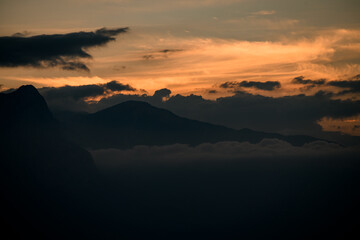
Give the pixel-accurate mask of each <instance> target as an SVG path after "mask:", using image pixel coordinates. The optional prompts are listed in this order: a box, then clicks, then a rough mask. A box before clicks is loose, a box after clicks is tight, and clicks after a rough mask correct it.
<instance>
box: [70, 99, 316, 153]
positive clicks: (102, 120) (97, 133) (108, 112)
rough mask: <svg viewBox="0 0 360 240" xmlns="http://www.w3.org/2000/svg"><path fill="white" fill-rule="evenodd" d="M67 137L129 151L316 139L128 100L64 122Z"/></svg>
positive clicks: (296, 142)
mask: <svg viewBox="0 0 360 240" xmlns="http://www.w3.org/2000/svg"><path fill="white" fill-rule="evenodd" d="M67 127H68V130H69V131H68V132H69V135H70V137H71V138H72V139H73V140H74V141H76V142H77V143H78V144H80V145H82V146H84V147H89V148H93V149H101V148H131V147H133V146H136V145H169V144H176V143H181V144H189V145H198V144H201V143H205V142H209V143H215V142H219V141H240V142H242V141H248V142H251V143H258V142H260V141H261V140H262V139H264V138H277V139H281V140H284V141H287V142H289V143H291V144H293V145H303V144H305V143H307V142H311V141H315V140H317V139H315V138H312V137H308V136H283V135H280V134H272V133H264V132H257V131H253V130H250V129H242V130H234V129H231V128H227V127H223V126H218V125H213V124H209V123H205V122H201V121H196V120H190V119H187V118H183V117H179V116H177V115H175V114H173V113H172V112H170V111H168V110H165V109H161V108H157V107H153V106H151V105H150V104H149V103H146V102H140V101H128V102H124V103H120V104H117V105H115V106H112V107H110V108H107V109H104V110H101V111H99V112H96V113H93V114H88V115H85V116H82V117H81V118H78V119H77V120H76V121H73V122H68V126H67Z"/></svg>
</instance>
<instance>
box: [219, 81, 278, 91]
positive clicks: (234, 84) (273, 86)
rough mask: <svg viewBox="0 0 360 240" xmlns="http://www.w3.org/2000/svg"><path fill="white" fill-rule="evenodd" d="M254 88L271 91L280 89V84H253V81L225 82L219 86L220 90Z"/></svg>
mask: <svg viewBox="0 0 360 240" xmlns="http://www.w3.org/2000/svg"><path fill="white" fill-rule="evenodd" d="M241 87H243V88H256V89H259V90H264V91H273V90H275V89H277V88H280V87H281V84H280V82H276V81H266V82H254V81H242V82H225V83H223V84H221V85H220V88H234V89H237V88H241Z"/></svg>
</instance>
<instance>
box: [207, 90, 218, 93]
mask: <svg viewBox="0 0 360 240" xmlns="http://www.w3.org/2000/svg"><path fill="white" fill-rule="evenodd" d="M208 93H210V94H215V93H217V91H216V90H209V91H208Z"/></svg>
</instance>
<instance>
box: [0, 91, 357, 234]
mask: <svg viewBox="0 0 360 240" xmlns="http://www.w3.org/2000/svg"><path fill="white" fill-rule="evenodd" d="M0 112H1V118H0V123H1V135H0V139H1V142H0V143H1V148H0V152H1V164H2V166H1V172H0V173H1V179H0V180H1V189H2V200H3V205H2V214H1V220H2V222H3V224H2V228H3V231H2V235H3V236H4V237H5V236H6V239H29V238H30V239H32V238H37V239H149V238H150V239H268V238H269V239H299V240H300V239H359V236H360V234H359V225H360V222H359V217H358V216H359V213H360V207H359V204H358V203H359V200H360V192H359V188H360V184H359V183H360V174H359V169H360V162H359V160H358V157H359V154H358V152H347V153H346V154H344V153H343V154H331V155H319V156H301V155H299V156H292V157H290V156H289V157H286V156H272V157H267V158H262V157H257V158H247V157H243V158H241V159H236V160H231V161H230V160H224V161H221V159H218V160H216V161H215V160H209V161H204V160H194V161H182V159H181V158H179V159H178V160H176V161H173V162H171V161H166V159H165V161H154V160H150V158H149V161H147V162H139V161H136V159H135V160H134V161H124V163H123V164H122V165H121V164H120V166H121V167H117V168H108V169H102V170H101V172H99V171H98V170H97V169H96V167H95V165H94V163H93V159H92V157H91V155H90V154H89V152H87V151H86V150H85V149H83V148H81V147H79V146H78V145H76V144H74V143H72V142H71V141H69V140H67V139H66V137H65V136H66V135H65V134H64V133H63V131H62V130H63V129H69V128H68V127H69V125H68V126H67V127H65V128H63V127H61V126H60V125H59V123H58V122H57V121H56V120H55V119H54V118H53V116H52V114H51V112H50V111H49V109H48V107H47V105H46V102H45V101H44V99H43V98H42V97H41V96H40V95H39V93H38V92H37V90H36V89H35V88H34V87H32V86H23V87H21V88H19V89H18V90H17V91H15V92H12V93H9V94H0ZM68 119H69V121H70V119H72V118H70V117H69V118H68ZM80 123H83V124H84V129H85V127H86V129H87V131H89V132H90V131H94V132H95V134H94V135H90V134H89V135H87V136H88V137H92V136H97V137H100V138H104V140H102V139H95V140H91V141H90V140H89V141H85V140H82V141H83V143H86V144H84V145H86V146H91V147H94V146H95V145H94V146H92V145H91V144H95V143H96V142H100V143H101V144H103V146H110V145H111V144H113V145H114V146H119V145H117V144H123V143H124V142H125V140H126V139H128V141H129V142H130V143H131V144H128V145H125V147H130V146H131V145H133V144H137V143H145V144H146V143H151V141H155V142H154V144H165V143H166V142H165V141H166V140H165V139H168V141H169V143H168V144H170V143H173V142H177V141H179V139H180V140H183V141H186V142H188V143H189V144H193V145H196V144H197V143H198V142H200V141H202V140H204V139H205V140H206V142H209V141H210V142H211V141H216V137H218V138H219V139H221V137H227V136H232V137H234V138H235V137H238V136H241V137H242V139H240V140H244V139H247V140H251V141H252V142H258V141H259V139H261V138H263V137H265V136H267V135H266V134H265V133H257V132H255V131H252V130H241V131H235V130H232V129H228V128H224V127H221V126H215V125H211V124H206V123H202V122H198V121H192V120H189V119H184V118H180V117H177V116H176V115H174V114H172V113H171V112H168V111H166V110H162V109H158V108H154V107H151V106H150V105H148V104H145V103H141V102H127V103H124V104H120V105H117V106H115V107H113V108H109V109H106V110H104V111H101V112H98V113H95V114H91V115H79V117H78V118H77V120H76V124H75V122H74V125H72V126H78V127H81V125H80ZM89 126H91V128H88V127H89ZM107 128H108V129H107ZM72 129H75V128H72ZM111 129H113V131H114V133H115V134H121V136H120V141H117V140H114V139H116V138H115V137H114V136H115V134H111V136H108V138H107V134H110V133H111ZM74 131H75V130H74ZM77 131H79V132H80V133H81V131H82V129H80V128H78V129H77ZM101 131H105V132H104V133H101ZM212 131H214V132H212ZM171 132H172V133H176V134H174V135H176V136H180V137H181V138H180V137H176V136H172V135H171V134H170V133H171ZM192 132H194V133H196V134H198V135H192ZM130 133H131V134H130ZM225 133H226V134H225ZM77 134H79V133H76V134H75V136H80V135H77ZM150 134H156V135H157V138H150V139H147V138H146V137H147V136H150ZM188 134H190V135H188ZM227 134H228V135H227ZM232 134H234V135H232ZM127 135H129V136H127ZM84 136H85V135H84ZM126 136H127V137H126ZM191 136H193V137H194V139H193V140H191ZM219 136H220V137H219ZM269 136H274V135H272V134H270V135H269ZM275 136H278V135H275ZM135 137H141V139H136V138H135ZM142 137H144V139H142ZM279 137H283V138H288V137H285V136H282V135H279ZM207 138H209V139H207ZM74 139H75V138H74ZM295 139H296V141H298V140H297V137H296V138H295ZM78 140H81V139H80V138H78ZM283 140H285V141H289V142H291V141H295V140H292V139H287V140H286V139H283ZM308 140H309V139H307V140H303V142H306V141H308ZM79 142H81V141H79ZM303 142H302V143H301V144H303ZM292 144H294V145H296V144H298V145H301V144H300V143H298V142H292ZM95 147H98V145H97V146H95ZM100 147H101V146H100ZM100 160H101V159H100ZM119 161H122V159H119Z"/></svg>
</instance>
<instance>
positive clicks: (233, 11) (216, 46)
mask: <svg viewBox="0 0 360 240" xmlns="http://www.w3.org/2000/svg"><path fill="white" fill-rule="evenodd" d="M359 10H360V2H359V1H357V0H312V1H310V0H298V1H292V0H197V1H192V0H176V1H175V0H174V1H165V0H153V1H145V0H97V1H95V0H71V1H70V0H63V1H55V0H18V1H11V0H0V45H1V46H0V53H1V54H0V84H1V85H0V86H1V88H2V90H7V89H9V88H17V87H19V86H21V85H23V84H33V85H34V86H36V87H38V88H44V87H46V88H51V87H53V88H60V87H63V86H65V85H69V86H82V85H97V86H105V85H104V84H107V83H109V82H112V81H116V83H119V84H122V86H129V87H128V88H121V90H120V91H121V93H122V94H135V95H139V96H141V95H142V94H147V95H148V96H152V95H153V94H155V92H156V91H157V90H159V89H164V88H166V89H168V90H171V96H176V95H177V94H181V96H192V95H191V94H193V95H196V96H201V98H202V99H204V101H205V100H211V101H215V100H216V99H221V98H233V97H234V96H239V95H241V94H240V93H243V94H250V95H251V96H257V95H259V97H258V98H261V97H263V99H270V100H271V99H273V98H277V99H280V100H279V101H280V102H281V101H282V100H284V99H286V97H289V96H298V95H305V96H308V97H309V98H311V97H312V96H315V95H316V94H317V93H319V92H321V93H322V94H327V95H326V96H328V98H329V99H328V100H329V103H332V102H331V101H336V100H340V101H343V102H342V103H346V104H348V102H344V101H353V102H354V103H357V101H359V91H360V87H359V81H360V75H359V74H360V57H359V56H360V16H359V14H358V12H359ZM1 55H2V57H1ZM102 88H103V89H105V88H104V87H102ZM109 89H110V88H107V90H106V91H102V92H101V94H97V95H96V94H95V95H94V94H90V95H89V96H86V99H85V97H84V99H85V100H86V101H99V100H101V99H102V98H104V99H106V98H109V97H113V96H114V95H116V94H118V93H119V92H120V91H112V90H111V91H110V90H109ZM250 95H247V96H250ZM330 95H331V96H330ZM164 96H165V97H169V96H168V95H166V94H165V95H164ZM165 100H166V99H165ZM284 101H285V100H284ZM314 101H315V100H314ZM265 105H266V104H265ZM330 105H331V104H330ZM340 105H341V104H340ZM340 105H339V106H340ZM350 105H351V104H350ZM341 106H342V105H341ZM354 106H356V107H354V109H352V110H353V111H351V114H350V113H346V114H340V115H339V114H335V113H334V114H329V113H326V114H325V113H324V115H321V116H318V115H316V117H317V118H311V120H312V121H313V122H316V123H317V124H320V125H321V126H322V129H323V130H324V131H341V132H343V133H347V134H352V135H360V130H359V129H360V128H359V123H360V117H359V114H360V110H359V109H355V108H357V106H358V105H356V104H354ZM289 108H294V106H292V105H290V106H289ZM340 108H341V107H340ZM234 109H235V108H234ZM234 109H233V111H234ZM171 110H174V109H171ZM229 111H230V110H229ZM259 111H260V112H261V110H259ZM314 111H316V110H314ZM335 112H336V111H335ZM338 112H339V111H338ZM195 115H196V114H195ZM204 116H205V115H204ZM204 116H201V117H198V119H201V120H204V118H205V117H204ZM256 117H260V118H261V116H256ZM276 121H277V120H276ZM276 121H275V120H274V122H276ZM228 122H229V121H228V120H226V121H225V120H222V121H220V120H219V122H216V123H219V124H224V125H227V126H231V127H240V126H238V125H236V124H233V123H228ZM278 122H279V121H278ZM250 126H252V125H251V124H250ZM253 127H255V128H261V127H259V126H253ZM263 130H271V128H264V127H263ZM280 130H281V129H280ZM280 130H279V131H280ZM282 130H284V129H282Z"/></svg>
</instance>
